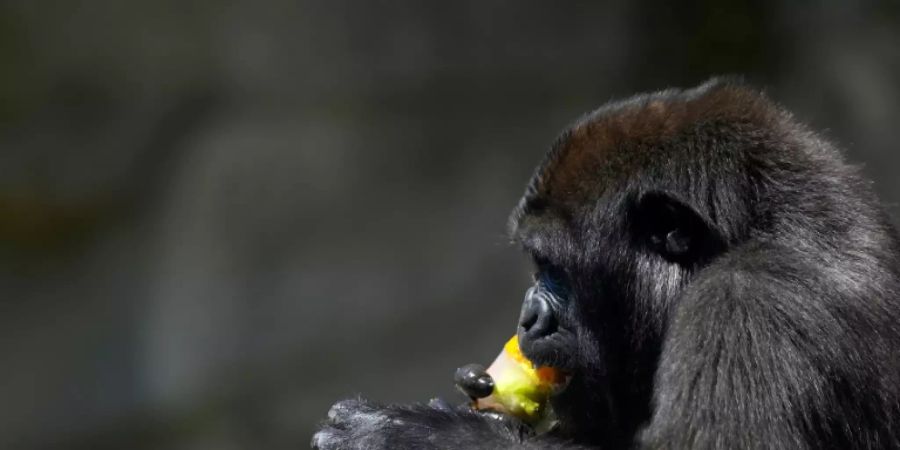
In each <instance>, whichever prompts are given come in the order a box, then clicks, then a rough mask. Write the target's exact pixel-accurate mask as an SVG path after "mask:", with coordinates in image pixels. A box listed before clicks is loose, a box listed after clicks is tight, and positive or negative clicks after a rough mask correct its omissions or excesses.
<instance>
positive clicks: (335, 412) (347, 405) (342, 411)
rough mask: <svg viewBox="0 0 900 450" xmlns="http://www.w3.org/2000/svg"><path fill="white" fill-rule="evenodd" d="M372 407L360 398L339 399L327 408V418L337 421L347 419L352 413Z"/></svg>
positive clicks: (368, 409)
mask: <svg viewBox="0 0 900 450" xmlns="http://www.w3.org/2000/svg"><path fill="white" fill-rule="evenodd" d="M372 409H373V408H372V407H371V406H369V405H368V404H366V402H365V401H363V400H361V399H347V400H341V401H339V402H337V403H335V404H334V405H332V406H331V409H329V410H328V420H329V421H330V422H331V423H339V422H344V421H347V420H349V419H350V418H351V417H352V416H353V415H354V414H358V413H364V412H368V411H371V410H372Z"/></svg>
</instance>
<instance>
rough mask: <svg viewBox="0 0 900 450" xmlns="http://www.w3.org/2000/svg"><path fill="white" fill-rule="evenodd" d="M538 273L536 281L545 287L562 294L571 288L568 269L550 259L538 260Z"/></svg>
mask: <svg viewBox="0 0 900 450" xmlns="http://www.w3.org/2000/svg"><path fill="white" fill-rule="evenodd" d="M536 265H537V273H536V274H535V276H534V278H535V282H537V283H538V284H540V285H541V286H543V287H544V289H546V290H548V291H550V292H552V293H554V294H556V295H558V296H562V295H564V294H565V293H566V292H568V290H569V279H568V276H567V275H566V271H565V270H564V269H563V268H561V267H559V266H557V265H555V264H552V263H550V262H548V261H542V260H537V261H536Z"/></svg>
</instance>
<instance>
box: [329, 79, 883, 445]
mask: <svg viewBox="0 0 900 450" xmlns="http://www.w3.org/2000/svg"><path fill="white" fill-rule="evenodd" d="M510 230H511V234H512V236H513V238H514V239H515V240H516V241H518V242H519V243H520V244H521V245H522V246H523V247H524V248H525V250H526V251H527V252H528V253H529V254H530V255H531V257H532V258H533V260H534V265H535V277H534V285H533V286H532V287H531V288H529V289H528V291H527V293H526V296H525V300H524V302H523V305H522V312H521V315H520V318H519V324H518V335H519V342H520V344H521V347H522V351H523V352H524V353H525V355H526V356H528V357H529V358H530V359H531V360H533V361H534V362H536V363H538V364H541V365H549V366H554V367H558V368H562V369H565V370H567V371H568V372H569V373H571V374H572V381H571V382H570V384H569V386H568V388H567V389H566V390H565V391H563V392H562V393H561V394H559V395H558V396H557V397H556V398H554V399H553V403H554V407H555V409H556V411H557V412H558V414H559V416H560V419H561V425H562V426H561V427H560V429H559V430H557V432H556V434H554V435H545V436H538V437H532V438H527V439H525V438H523V437H522V436H523V434H522V433H520V432H518V431H516V430H515V429H514V428H510V426H501V425H497V424H494V423H492V422H490V421H487V420H486V419H483V418H481V417H479V416H478V415H477V414H476V413H473V412H471V411H467V410H448V409H445V408H434V407H424V406H420V407H409V406H407V407H402V406H387V407H380V406H374V405H371V404H369V403H367V402H361V401H356V402H349V403H348V402H344V403H339V404H338V405H337V406H336V407H335V409H333V410H332V415H333V416H334V417H337V419H334V418H332V421H331V422H330V423H329V425H327V426H326V428H325V430H323V432H322V433H320V434H319V435H317V439H319V440H318V441H317V445H319V446H320V447H321V448H353V447H352V446H349V447H348V446H341V445H348V444H354V445H356V444H360V443H365V444H366V445H371V446H374V447H378V446H379V445H378V443H380V442H381V443H391V445H392V446H394V448H406V447H409V448H511V447H515V448H519V447H517V446H521V445H527V446H529V447H528V448H546V447H553V448H561V447H565V445H564V444H562V443H561V442H562V441H558V440H556V439H565V441H564V442H574V443H576V444H579V445H598V446H600V447H601V448H635V447H637V448H721V449H731V448H785V449H788V448H790V449H803V448H897V447H900V360H898V358H897V357H896V352H897V351H898V350H900V325H898V324H900V298H898V293H900V281H898V280H900V273H898V267H900V264H898V255H900V247H898V241H897V239H896V236H895V234H896V233H895V231H894V230H893V228H892V227H891V226H890V225H889V222H888V220H887V219H886V215H885V214H884V213H883V211H882V209H881V208H880V207H879V206H878V203H877V201H876V200H875V199H874V196H873V195H872V193H871V192H870V190H869V187H868V183H866V182H865V181H863V180H862V178H861V177H860V176H859V175H858V174H857V173H856V171H855V169H854V168H853V167H851V166H849V165H847V164H846V163H844V162H843V159H842V157H841V156H840V154H839V152H838V151H836V150H835V148H834V147H833V146H831V145H830V144H829V143H827V142H825V141H824V140H822V139H820V138H818V137H817V136H816V135H815V134H814V133H812V132H810V131H809V130H808V129H806V128H805V127H804V126H802V125H800V124H798V123H797V122H796V121H795V120H794V119H793V118H792V117H791V115H790V114H789V113H788V112H786V111H785V110H783V109H782V108H780V107H778V106H777V105H775V104H774V103H772V102H771V101H770V100H768V99H767V98H766V97H765V96H764V95H762V94H760V93H758V92H757V91H755V90H752V89H749V88H747V87H745V86H742V85H741V84H739V83H736V82H733V81H730V80H712V81H710V82H707V83H705V84H703V85H701V86H699V87H697V88H694V89H689V90H667V91H662V92H658V93H654V94H647V95H640V96H636V97H633V98H631V99H629V100H626V101H621V102H616V103H612V104H609V105H607V106H604V107H602V108H600V109H599V110H597V111H595V112H593V113H591V114H588V115H587V116H585V117H583V118H582V119H580V120H578V121H577V122H576V123H575V124H574V125H573V126H572V127H570V128H569V129H567V130H566V131H564V132H563V133H562V135H561V136H560V137H559V138H558V139H557V140H556V142H555V143H554V144H553V146H552V149H551V150H550V153H549V154H548V156H547V157H546V158H545V160H544V161H543V162H542V163H541V164H540V166H539V167H538V169H537V171H536V173H535V175H534V176H533V178H532V180H531V182H530V183H529V185H528V187H527V190H526V193H525V195H524V197H523V198H522V200H521V201H520V202H519V204H518V206H517V207H516V209H515V211H514V212H513V215H512V217H511V220H510ZM360 417H367V418H370V419H371V418H373V417H374V418H377V419H378V420H380V421H381V422H378V423H380V424H388V425H378V426H375V425H372V423H371V422H372V420H375V419H371V420H368V421H364V422H365V423H366V425H367V426H369V428H366V430H367V431H366V433H365V435H366V437H365V438H362V437H354V436H361V435H354V434H353V433H350V432H349V431H348V430H352V429H357V428H359V424H360V423H362V422H359V420H361V419H360ZM387 419H390V420H387ZM354 420H355V421H356V422H354ZM385 420H387V421H385ZM394 421H398V422H397V423H400V424H402V426H401V425H397V426H394V425H390V424H393V423H394ZM354 424H356V425H354ZM329 427H330V428H329ZM342 427H343V428H342ZM335 430H343V431H341V432H338V431H335ZM348 433H349V434H348ZM526 434H527V433H526ZM372 439H384V440H383V441H377V440H372ZM523 439H524V440H523ZM329 443H332V444H329ZM334 443H337V444H334ZM385 445H387V444H385Z"/></svg>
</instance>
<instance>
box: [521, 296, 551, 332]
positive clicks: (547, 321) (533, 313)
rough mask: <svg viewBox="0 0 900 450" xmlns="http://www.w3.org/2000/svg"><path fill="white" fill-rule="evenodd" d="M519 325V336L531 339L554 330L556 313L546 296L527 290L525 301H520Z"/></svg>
mask: <svg viewBox="0 0 900 450" xmlns="http://www.w3.org/2000/svg"><path fill="white" fill-rule="evenodd" d="M519 327H520V328H521V330H520V334H521V337H522V338H526V339H528V340H532V341H534V340H538V339H540V338H543V337H547V336H550V335H551V334H553V333H555V332H556V329H557V323H556V315H555V314H554V313H553V308H551V307H550V303H549V302H548V301H547V298H546V296H544V295H541V294H539V293H538V294H535V293H534V292H533V291H531V290H529V291H528V294H527V295H526V296H525V302H524V303H522V313H521V315H520V316H519Z"/></svg>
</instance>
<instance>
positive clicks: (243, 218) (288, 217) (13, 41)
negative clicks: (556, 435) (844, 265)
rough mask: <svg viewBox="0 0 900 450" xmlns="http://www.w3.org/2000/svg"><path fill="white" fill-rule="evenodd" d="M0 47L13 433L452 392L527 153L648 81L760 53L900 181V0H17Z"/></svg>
mask: <svg viewBox="0 0 900 450" xmlns="http://www.w3.org/2000/svg"><path fill="white" fill-rule="evenodd" d="M0 58H2V59H0V61H2V70H0V448H3V449H15V450H18V449H124V448H128V449H250V448H252V449H296V448H305V447H306V446H307V445H308V442H309V438H310V435H311V432H312V430H313V428H314V426H315V423H316V422H317V421H318V420H320V419H321V418H322V417H323V416H324V414H325V412H326V410H327V408H328V406H329V405H330V404H331V403H332V402H333V401H335V400H337V399H339V398H342V397H347V396H353V395H356V394H358V393H362V394H364V395H366V396H369V397H372V398H375V399H379V400H383V401H391V400H395V401H416V400H427V399H428V398H429V397H431V396H434V395H443V396H448V397H451V398H454V397H453V395H454V393H453V389H452V386H451V378H452V373H453V369H454V368H455V367H457V366H458V365H460V364H462V363H466V362H470V361H484V362H489V361H490V359H491V358H492V357H493V356H494V355H495V354H496V352H497V351H498V350H499V348H500V346H501V344H502V343H503V341H504V339H505V338H506V337H507V336H509V335H510V334H511V333H512V332H513V330H514V325H515V320H516V316H517V311H518V307H519V302H520V299H521V296H522V293H523V291H524V289H525V287H526V284H527V280H528V276H529V275H528V268H527V266H526V261H525V258H523V257H522V255H520V254H519V251H518V250H516V249H515V248H512V247H510V246H509V245H508V243H507V240H506V238H505V236H504V226H505V221H506V216H507V214H508V212H509V211H510V209H511V208H512V206H513V205H514V203H515V202H516V200H517V197H518V196H519V194H520V193H521V192H522V190H523V187H524V184H525V182H526V180H527V179H528V177H529V175H530V174H531V170H532V167H533V166H534V165H535V164H536V162H537V161H538V160H539V158H540V157H541V155H542V154H543V152H544V151H545V149H546V148H547V146H548V144H549V143H550V142H552V140H553V139H554V137H555V135H556V133H557V132H559V131H560V130H561V128H562V127H563V126H565V125H566V124H567V123H568V122H569V121H571V120H573V119H574V118H575V117H577V116H578V115H580V114H582V113H584V112H586V111H589V110H591V109H592V108H594V107H596V106H598V105H599V104H601V103H603V102H605V101H607V100H609V99H611V98H616V97H621V96H625V95H628V94H630V93H633V92H635V91H642V90H654V89H660V88H664V87H667V86H687V85H693V84H696V83H698V82H700V81H702V80H703V79H705V78H706V77H708V76H709V75H711V74H718V73H738V74H744V75H746V77H747V79H748V80H749V81H751V82H753V83H755V84H757V85H759V86H762V87H765V88H766V90H767V91H768V92H770V93H771V95H772V96H773V97H775V98H777V99H779V101H781V102H782V103H783V104H785V105H786V106H788V107H789V108H791V109H792V110H794V111H795V112H796V113H797V115H798V116H799V117H800V118H801V119H802V120H804V121H807V122H809V123H811V124H812V125H813V126H814V127H815V128H817V129H824V130H827V135H828V136H830V137H831V138H832V139H834V140H835V141H837V142H839V143H840V144H841V145H843V146H844V147H845V148H847V150H848V154H849V157H850V159H851V160H853V161H855V162H858V163H865V171H866V173H868V174H869V175H871V176H872V177H873V178H874V179H875V180H876V188H877V190H878V191H879V193H880V194H881V195H882V197H883V199H884V200H885V202H887V203H888V204H889V205H894V204H896V202H897V201H898V199H900V178H898V176H897V171H898V168H900V154H898V152H897V151H898V146H897V129H898V125H900V123H898V117H900V82H898V80H900V5H898V3H897V2H889V1H880V2H879V1H860V2H837V1H826V2H816V3H807V2H776V1H774V0H771V1H763V2H749V1H741V0H735V1H707V0H698V1H689V2H684V3H681V2H679V3H677V4H676V3H675V2H651V1H646V0H640V1H633V2H616V3H612V2H609V3H605V2H593V3H587V2H583V3H577V4H576V3H571V4H569V3H562V2H520V1H512V0H507V1H493V0H487V1H486V0H479V1H476V0H473V1H455V2H423V1H414V0H403V1H393V2H365V1H355V2H354V1H335V0H331V1H325V0H322V1H312V0H292V1H277V0H276V1H256V2H254V1H246V0H245V1H232V2H218V1H211V0H188V1H185V0H153V1H151V0H129V1H121V0H93V1H44V0H20V1H15V0H4V1H0ZM891 212H892V214H894V215H895V216H896V214H897V209H896V208H895V207H893V206H891Z"/></svg>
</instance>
